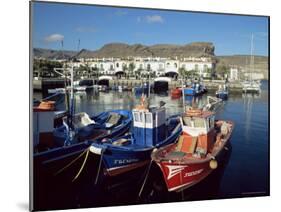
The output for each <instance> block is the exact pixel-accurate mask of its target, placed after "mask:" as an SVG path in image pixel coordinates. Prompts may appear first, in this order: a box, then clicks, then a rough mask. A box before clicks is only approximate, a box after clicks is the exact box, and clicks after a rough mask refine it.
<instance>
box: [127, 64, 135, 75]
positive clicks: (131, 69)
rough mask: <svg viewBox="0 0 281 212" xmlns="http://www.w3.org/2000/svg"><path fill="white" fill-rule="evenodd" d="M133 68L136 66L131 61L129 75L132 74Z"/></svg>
mask: <svg viewBox="0 0 281 212" xmlns="http://www.w3.org/2000/svg"><path fill="white" fill-rule="evenodd" d="M135 68H136V66H135V64H134V63H133V62H131V63H130V64H129V77H130V76H131V75H132V74H133V72H134V70H135Z"/></svg>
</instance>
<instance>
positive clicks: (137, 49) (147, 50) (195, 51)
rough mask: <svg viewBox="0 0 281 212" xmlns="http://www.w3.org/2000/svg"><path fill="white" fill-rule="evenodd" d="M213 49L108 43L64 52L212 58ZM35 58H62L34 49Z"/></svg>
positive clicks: (67, 54) (57, 53)
mask: <svg viewBox="0 0 281 212" xmlns="http://www.w3.org/2000/svg"><path fill="white" fill-rule="evenodd" d="M214 50H215V47H214V45H213V44H212V43H206V42H196V43H191V44H187V45H172V44H157V45H153V46H145V45H142V44H134V45H128V44H125V43H109V44H106V45H104V46H103V47H102V48H100V49H99V50H96V51H91V50H87V49H82V50H81V51H80V52H78V53H77V52H73V51H64V56H65V58H69V57H73V56H75V57H76V58H91V57H97V58H103V57H118V58H122V57H151V56H153V57H189V56H194V57H200V56H211V57H212V56H214ZM34 55H35V56H38V57H39V56H41V57H45V58H46V59H51V58H52V57H53V58H58V57H60V58H62V52H60V51H56V50H44V49H36V48H35V49H34Z"/></svg>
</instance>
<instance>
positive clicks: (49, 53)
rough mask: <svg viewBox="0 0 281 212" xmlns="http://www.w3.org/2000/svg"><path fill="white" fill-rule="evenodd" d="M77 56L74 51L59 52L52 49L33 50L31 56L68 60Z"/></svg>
mask: <svg viewBox="0 0 281 212" xmlns="http://www.w3.org/2000/svg"><path fill="white" fill-rule="evenodd" d="M76 54H77V52H76V51H63V52H62V51H60V50H52V49H42V48H34V49H33V55H34V57H35V58H44V59H69V58H71V57H73V56H75V55H76Z"/></svg>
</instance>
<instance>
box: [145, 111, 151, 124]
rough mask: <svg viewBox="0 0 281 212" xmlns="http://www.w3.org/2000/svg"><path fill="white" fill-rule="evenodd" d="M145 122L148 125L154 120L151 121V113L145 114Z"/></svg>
mask: <svg viewBox="0 0 281 212" xmlns="http://www.w3.org/2000/svg"><path fill="white" fill-rule="evenodd" d="M145 122H146V123H151V122H152V120H151V114H150V113H146V114H145Z"/></svg>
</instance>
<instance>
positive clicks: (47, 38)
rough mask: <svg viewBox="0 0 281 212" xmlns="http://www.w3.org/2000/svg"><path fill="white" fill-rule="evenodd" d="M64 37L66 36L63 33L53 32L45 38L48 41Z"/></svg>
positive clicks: (59, 39)
mask: <svg viewBox="0 0 281 212" xmlns="http://www.w3.org/2000/svg"><path fill="white" fill-rule="evenodd" d="M63 39H64V36H63V35H61V34H51V35H49V36H47V37H45V38H44V41H45V42H47V43H52V42H57V41H62V40H63Z"/></svg>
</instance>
